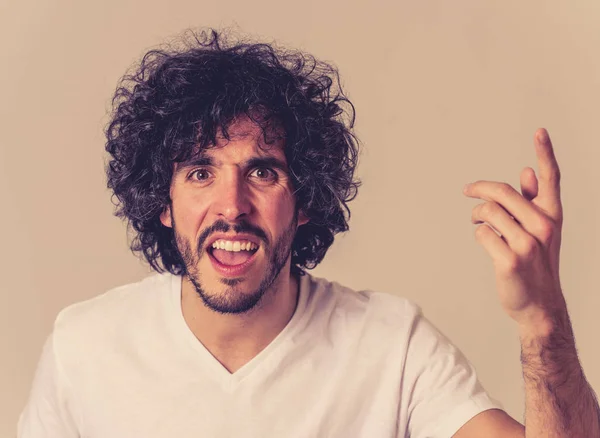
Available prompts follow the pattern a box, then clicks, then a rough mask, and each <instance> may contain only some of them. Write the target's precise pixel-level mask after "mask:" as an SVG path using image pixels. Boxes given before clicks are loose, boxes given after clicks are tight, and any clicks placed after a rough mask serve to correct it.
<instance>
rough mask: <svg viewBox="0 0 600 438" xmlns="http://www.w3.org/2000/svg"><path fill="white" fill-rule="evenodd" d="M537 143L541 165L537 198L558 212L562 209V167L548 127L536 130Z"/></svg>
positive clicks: (542, 203) (537, 152)
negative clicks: (559, 165)
mask: <svg viewBox="0 0 600 438" xmlns="http://www.w3.org/2000/svg"><path fill="white" fill-rule="evenodd" d="M535 145H536V148H535V150H536V154H537V156H538V165H539V172H538V180H539V184H538V196H537V198H539V199H538V201H539V202H540V204H541V205H543V206H544V207H546V208H548V210H550V211H553V212H557V209H560V168H559V167H558V161H557V160H556V156H555V155H554V148H553V146H552V141H551V140H550V136H549V135H548V131H546V129H544V128H540V129H538V130H537V131H536V132H535Z"/></svg>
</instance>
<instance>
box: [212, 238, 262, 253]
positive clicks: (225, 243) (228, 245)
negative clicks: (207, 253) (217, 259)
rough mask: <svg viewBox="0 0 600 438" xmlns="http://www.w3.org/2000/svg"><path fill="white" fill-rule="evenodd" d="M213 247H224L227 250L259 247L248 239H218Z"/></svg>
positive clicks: (244, 249)
mask: <svg viewBox="0 0 600 438" xmlns="http://www.w3.org/2000/svg"><path fill="white" fill-rule="evenodd" d="M212 247H213V248H215V249H224V250H225V251H235V252H237V251H251V250H253V249H256V248H258V245H256V244H255V243H252V242H249V241H247V240H241V241H240V240H236V241H231V240H217V241H215V243H213V244H212Z"/></svg>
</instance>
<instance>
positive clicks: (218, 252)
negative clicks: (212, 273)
mask: <svg viewBox="0 0 600 438" xmlns="http://www.w3.org/2000/svg"><path fill="white" fill-rule="evenodd" d="M212 255H213V257H214V258H216V259H217V261H218V262H219V263H222V264H224V265H228V266H233V265H240V264H242V263H244V262H245V261H246V260H248V259H249V258H250V257H252V253H251V252H249V251H237V252H236V251H225V250H224V249H214V250H213V252H212Z"/></svg>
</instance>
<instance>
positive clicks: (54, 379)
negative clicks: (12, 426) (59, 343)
mask: <svg viewBox="0 0 600 438" xmlns="http://www.w3.org/2000/svg"><path fill="white" fill-rule="evenodd" d="M75 408H76V405H75V403H74V401H73V399H72V395H71V391H70V388H69V386H68V383H67V381H66V380H65V377H64V375H63V374H62V370H61V368H60V364H59V363H58V361H57V358H56V354H55V350H54V340H53V336H52V335H50V336H49V337H48V339H47V340H46V342H45V344H44V348H43V350H42V355H41V358H40V360H39V362H38V365H37V370H36V372H35V376H34V379H33V384H32V387H31V391H30V394H29V400H28V401H27V405H26V406H25V408H24V410H23V412H22V413H21V416H20V417H19V422H18V425H17V437H18V438H79V437H80V433H79V432H78V426H77V421H76V413H75Z"/></svg>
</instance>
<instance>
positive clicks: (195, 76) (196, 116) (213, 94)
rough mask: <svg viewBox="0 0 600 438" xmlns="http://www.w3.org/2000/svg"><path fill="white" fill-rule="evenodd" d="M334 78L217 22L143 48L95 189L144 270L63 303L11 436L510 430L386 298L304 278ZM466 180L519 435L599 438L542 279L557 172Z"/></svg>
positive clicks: (552, 257) (345, 171)
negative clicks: (102, 184) (507, 336)
mask: <svg viewBox="0 0 600 438" xmlns="http://www.w3.org/2000/svg"><path fill="white" fill-rule="evenodd" d="M336 77H337V72H336V71H335V70H334V69H333V68H331V67H330V66H328V65H327V64H324V63H320V62H316V61H315V60H314V59H313V58H312V57H308V56H306V55H302V54H300V53H291V52H285V53H284V52H278V51H276V50H275V49H273V48H272V47H270V46H269V45H264V44H262V45H261V44H255V45H253V44H238V45H231V44H227V43H225V42H223V40H222V39H220V37H219V35H218V34H217V33H216V32H214V31H213V32H212V33H211V34H210V35H207V34H202V35H201V38H200V39H197V40H196V42H195V44H193V45H192V46H191V47H188V48H187V49H186V50H182V51H180V52H162V51H153V52H150V53H149V54H148V55H147V56H146V57H144V60H143V61H142V63H141V65H140V66H139V69H138V70H137V71H136V72H134V73H133V74H132V75H130V76H126V77H125V78H124V81H123V83H122V84H121V86H120V87H119V88H118V90H117V93H116V95H115V100H114V106H115V111H114V114H113V118H112V121H111V123H110V124H109V126H108V129H107V138H108V142H107V146H106V149H107V151H108V152H109V153H110V155H111V161H110V162H109V164H108V168H107V173H108V185H109V187H110V188H111V189H112V190H113V191H114V194H115V196H116V198H117V199H118V201H119V203H118V210H117V214H118V215H120V216H122V217H125V218H127V220H128V221H129V223H130V225H131V226H132V227H133V229H134V230H135V231H136V233H137V234H136V238H135V239H134V241H133V243H132V250H134V251H137V252H140V253H141V254H143V256H144V257H145V258H146V260H147V261H148V262H149V264H150V265H151V266H152V267H153V268H154V269H155V270H156V271H158V272H159V274H157V275H154V276H151V277H149V278H147V279H144V280H143V281H141V282H139V283H135V284H131V285H126V286H123V287H120V288H116V289H114V290H111V291H109V292H107V293H105V294H103V295H100V296H98V297H96V298H94V299H91V300H88V301H86V302H82V303H78V304H75V305H73V306H70V307H68V308H67V309H65V310H63V311H62V312H61V313H60V314H59V315H58V317H57V319H56V324H55V327H54V330H53V333H52V334H51V336H50V337H49V338H48V340H47V342H46V344H45V346H44V350H43V353H42V358H41V360H40V364H39V366H38V371H37V373H36V377H35V379H34V383H33V388H32V392H31V395H30V399H29V403H28V404H27V406H26V408H25V410H24V411H23V413H22V415H21V418H20V421H19V432H18V435H19V437H21V438H29V437H32V438H33V437H36V438H37V437H63V438H64V437H89V438H96V437H110V438H116V437H127V438H132V437H144V438H159V437H161V438H162V437H178V438H186V437H242V436H243V437H298V438H300V437H302V438H306V437H344V438H347V437H365V438H367V437H368V438H372V437H405V436H410V437H413V438H415V437H449V436H453V437H456V438H475V437H490V438H494V437H498V438H509V437H524V436H525V428H524V427H523V426H522V425H521V424H519V423H518V422H516V421H515V420H513V419H512V418H510V417H509V416H508V415H507V414H506V413H505V412H504V411H503V410H501V409H500V407H499V405H498V404H497V403H496V402H495V401H494V400H492V399H490V398H489V397H488V395H487V394H486V392H485V390H484V389H483V388H482V387H481V385H480V383H479V381H478V379H477V376H476V373H475V370H474V369H473V367H472V366H471V364H470V363H469V362H468V361H467V360H466V359H465V358H464V357H463V356H462V354H461V353H460V352H459V351H458V350H457V349H456V348H455V347H454V346H453V345H452V344H451V343H450V342H449V341H448V340H447V339H446V338H445V337H444V336H443V335H442V334H441V333H439V332H438V331H437V330H436V329H435V328H434V327H433V326H432V325H431V324H430V323H429V322H428V321H427V320H426V319H425V318H424V317H423V316H422V315H421V313H420V311H419V308H418V307H417V306H416V305H414V304H413V303H411V302H409V301H408V300H405V299H402V298H400V297H396V296H392V295H387V294H382V293H377V292H371V291H361V292H358V293H357V292H354V291H351V290H349V289H347V288H345V287H343V286H341V285H339V284H337V283H331V282H328V281H326V280H324V279H318V278H315V277H312V276H310V275H308V274H307V273H306V272H305V269H309V268H312V267H314V266H316V265H317V264H318V263H319V262H320V261H321V260H322V259H323V257H324V255H325V253H326V251H327V249H328V248H329V246H330V245H331V244H332V242H333V239H334V235H335V234H337V233H339V232H342V231H346V230H347V229H348V225H347V214H346V213H349V211H348V210H347V203H348V202H349V201H350V200H352V199H353V198H354V196H355V195H356V191H357V187H358V182H357V181H356V180H355V178H354V169H355V167H356V161H357V153H358V142H357V140H356V138H355V137H354V136H353V134H352V132H351V128H352V125H353V111H351V112H350V113H351V115H352V117H351V118H350V121H349V122H344V119H343V116H344V111H343V110H342V106H344V105H348V106H350V108H352V107H351V104H350V102H349V101H348V100H347V99H346V98H345V96H344V94H343V93H342V91H341V89H339V90H337V92H336V90H335V89H333V88H332V85H334V84H335V82H334V80H333V79H335V78H336ZM535 141H536V151H537V154H538V157H539V165H540V175H539V181H538V179H537V178H536V176H535V174H534V173H532V172H531V169H526V171H525V172H524V173H523V175H522V180H521V183H522V192H523V195H522V196H521V195H520V194H518V193H517V192H516V191H515V190H514V189H512V188H511V187H510V186H508V185H505V184H501V183H495V182H488V181H479V182H477V183H475V184H473V185H472V186H471V187H470V188H468V189H465V194H466V195H467V196H470V197H476V198H481V199H484V200H485V201H486V202H485V203H484V204H481V205H480V206H478V207H476V208H475V209H474V210H473V216H472V220H473V222H475V223H482V222H484V221H485V222H487V223H488V224H490V225H491V226H493V227H494V228H495V229H496V230H497V231H498V232H499V233H501V236H498V235H496V233H494V232H493V231H492V230H491V229H490V227H489V226H487V225H484V226H482V227H479V228H478V232H477V234H476V235H477V238H478V239H479V241H480V242H481V243H482V244H483V245H484V246H485V248H486V250H487V251H488V252H489V253H490V255H491V256H492V258H493V259H494V263H495V266H496V272H497V285H498V291H499V293H500V297H501V300H502V304H503V306H504V308H505V310H506V311H507V313H508V314H509V315H510V316H511V317H512V318H514V319H515V320H516V322H517V323H518V325H519V329H520V334H521V342H522V351H523V354H522V359H523V374H524V378H525V387H526V391H527V392H526V395H527V398H526V402H527V403H526V425H527V437H542V436H544V437H550V436H551V437H567V436H568V437H571V438H572V437H586V438H589V437H593V436H600V428H599V424H598V404H597V402H596V400H595V395H594V393H593V391H592V389H591V388H590V386H589V385H588V383H587V382H586V380H585V377H584V374H583V371H582V370H581V367H580V364H579V362H578V359H577V354H576V350H575V345H574V339H573V334H572V331H571V327H570V324H569V320H568V316H567V311H566V305H565V302H564V299H563V296H562V292H561V289H560V282H559V278H558V254H559V247H560V231H561V224H562V211H561V205H560V197H559V179H560V178H559V175H560V174H559V169H558V165H557V164H556V160H555V157H554V155H553V151H552V146H551V143H550V140H549V139H548V138H547V134H546V132H545V130H539V131H538V132H537V136H536V139H535Z"/></svg>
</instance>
